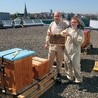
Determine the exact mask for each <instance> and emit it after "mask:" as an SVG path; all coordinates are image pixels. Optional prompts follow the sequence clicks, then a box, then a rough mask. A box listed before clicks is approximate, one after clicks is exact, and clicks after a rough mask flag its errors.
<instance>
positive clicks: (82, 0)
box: [0, 0, 98, 14]
mask: <svg viewBox="0 0 98 98" xmlns="http://www.w3.org/2000/svg"><path fill="white" fill-rule="evenodd" d="M25 3H26V7H27V12H28V13H39V12H50V10H51V9H52V10H53V12H55V11H60V12H65V13H71V12H72V13H79V14H98V0H0V12H9V13H11V14H14V13H24V6H25Z"/></svg>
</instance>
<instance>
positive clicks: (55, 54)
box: [45, 12, 68, 82]
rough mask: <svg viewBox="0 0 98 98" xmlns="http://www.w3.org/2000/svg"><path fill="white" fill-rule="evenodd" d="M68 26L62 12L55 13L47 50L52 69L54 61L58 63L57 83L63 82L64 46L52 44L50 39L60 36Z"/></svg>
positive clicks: (47, 40) (49, 29)
mask: <svg viewBox="0 0 98 98" xmlns="http://www.w3.org/2000/svg"><path fill="white" fill-rule="evenodd" d="M67 27H68V25H67V24H66V22H64V21H63V20H62V15H61V13H60V12H55V13H54V21H53V22H51V24H50V25H49V28H48V31H47V36H46V43H45V48H49V53H48V59H49V61H50V66H51V68H52V65H53V63H54V59H55V58H56V61H57V81H60V82H61V78H60V77H61V72H60V70H61V67H62V61H63V58H64V46H60V45H58V44H50V43H49V38H50V36H51V35H52V34H60V33H61V31H63V30H64V29H66V28H67Z"/></svg>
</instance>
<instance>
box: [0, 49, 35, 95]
mask: <svg viewBox="0 0 98 98" xmlns="http://www.w3.org/2000/svg"><path fill="white" fill-rule="evenodd" d="M16 50H17V48H15V49H11V50H7V51H4V52H0V57H2V54H3V55H5V54H7V55H6V56H4V58H3V59H2V58H0V62H1V63H3V65H4V74H3V72H1V73H0V76H1V87H2V89H5V88H6V93H7V92H8V93H11V94H14V95H16V94H18V93H19V92H20V91H22V89H24V88H26V87H27V86H28V85H30V84H31V83H32V82H33V76H34V73H33V72H32V57H33V55H32V53H33V52H31V51H26V50H23V51H22V50H21V51H20V52H19V54H18V55H17V57H16V58H15V60H13V59H12V58H13V51H16ZM10 52H11V53H10ZM25 54H26V55H28V56H26V55H25ZM7 57H8V59H7ZM1 65H2V64H1Z"/></svg>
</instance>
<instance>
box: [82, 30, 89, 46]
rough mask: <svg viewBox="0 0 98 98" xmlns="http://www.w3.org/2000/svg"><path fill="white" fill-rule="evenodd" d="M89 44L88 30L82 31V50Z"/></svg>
mask: <svg viewBox="0 0 98 98" xmlns="http://www.w3.org/2000/svg"><path fill="white" fill-rule="evenodd" d="M89 43H90V30H85V31H84V41H83V43H82V45H81V48H84V47H85V46H87V45H88V44H89Z"/></svg>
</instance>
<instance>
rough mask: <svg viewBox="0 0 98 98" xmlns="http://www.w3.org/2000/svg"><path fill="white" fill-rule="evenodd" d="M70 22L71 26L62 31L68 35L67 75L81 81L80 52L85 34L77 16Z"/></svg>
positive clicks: (65, 57) (76, 81) (78, 81)
mask: <svg viewBox="0 0 98 98" xmlns="http://www.w3.org/2000/svg"><path fill="white" fill-rule="evenodd" d="M70 24H71V26H70V27H69V28H67V29H65V30H64V31H62V32H61V34H62V35H64V36H65V37H67V39H66V42H65V56H64V60H65V63H66V65H65V69H66V76H67V78H68V79H69V80H71V81H72V80H74V82H75V83H81V82H82V77H81V75H80V73H81V72H80V70H81V69H80V53H81V44H82V42H83V39H84V34H83V31H82V30H81V29H80V20H79V19H78V18H77V17H75V16H74V17H72V19H71V22H70Z"/></svg>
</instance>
